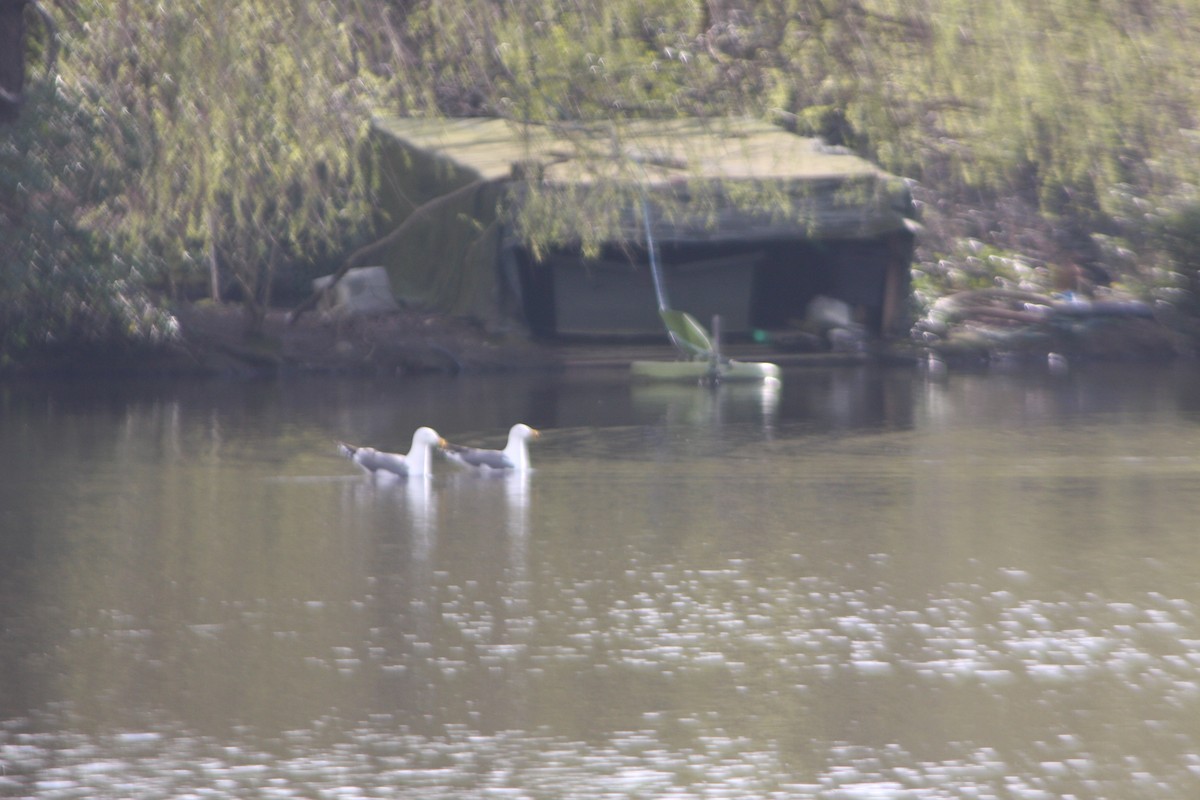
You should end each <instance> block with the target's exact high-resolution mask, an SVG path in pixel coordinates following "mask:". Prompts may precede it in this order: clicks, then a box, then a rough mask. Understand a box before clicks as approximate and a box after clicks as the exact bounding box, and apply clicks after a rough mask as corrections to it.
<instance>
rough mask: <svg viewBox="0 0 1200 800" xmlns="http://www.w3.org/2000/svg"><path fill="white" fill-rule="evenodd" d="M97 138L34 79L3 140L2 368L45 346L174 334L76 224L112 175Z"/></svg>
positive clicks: (84, 119)
mask: <svg viewBox="0 0 1200 800" xmlns="http://www.w3.org/2000/svg"><path fill="white" fill-rule="evenodd" d="M93 134H94V131H93V129H92V126H91V118H90V116H89V115H88V114H87V113H85V112H84V111H83V110H82V109H80V108H79V107H78V106H76V105H74V104H72V103H71V102H69V101H68V100H67V99H66V98H64V97H62V96H60V95H57V94H55V93H53V92H52V91H50V90H48V89H47V87H45V86H44V85H40V84H35V85H34V86H33V87H32V90H31V91H30V94H29V97H28V103H27V107H26V109H25V111H24V113H23V115H22V119H21V123H20V124H19V125H12V126H9V127H8V128H7V130H6V131H5V136H4V138H3V139H2V140H0V264H3V265H4V268H3V269H0V366H3V365H6V364H7V363H9V362H10V361H12V360H14V359H20V358H22V357H23V356H25V355H26V354H28V353H29V352H30V351H32V350H35V349H41V348H44V347H46V346H49V345H56V344H57V345H61V344H78V343H81V342H92V341H97V340H107V341H122V342H124V341H126V340H157V339H161V338H164V337H167V336H170V335H171V334H172V332H173V328H172V325H171V320H170V318H169V317H167V316H166V315H164V314H162V313H161V312H160V311H159V310H158V309H157V308H156V307H155V306H154V304H153V303H151V302H150V300H149V299H148V298H147V296H146V295H145V293H144V292H142V291H141V281H140V278H139V275H138V274H137V272H136V271H135V270H133V269H131V268H130V267H129V266H128V264H126V263H124V262H123V261H122V260H121V259H120V258H119V257H118V256H117V255H115V254H113V253H110V252H109V251H107V250H105V248H103V247H102V246H101V245H99V244H98V243H97V242H96V240H95V238H94V237H92V236H90V235H89V234H88V232H87V231H86V230H85V229H84V228H82V227H81V226H80V224H79V209H80V208H81V207H85V206H86V205H87V203H88V202H89V201H92V200H95V199H96V198H97V197H99V196H101V194H102V192H103V191H104V190H105V187H106V186H108V185H110V179H111V176H107V175H105V174H104V173H103V172H102V171H101V170H97V169H96V168H95V160H96V154H95V150H94V144H95V139H94V138H93Z"/></svg>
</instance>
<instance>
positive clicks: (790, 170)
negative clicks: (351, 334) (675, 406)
mask: <svg viewBox="0 0 1200 800" xmlns="http://www.w3.org/2000/svg"><path fill="white" fill-rule="evenodd" d="M372 135H373V138H374V140H375V141H376V142H377V144H378V145H379V148H380V154H381V165H382V167H381V170H382V174H381V194H380V202H381V210H382V211H384V212H385V213H386V215H387V217H388V224H389V225H392V226H396V225H399V224H401V223H402V222H404V220H405V219H406V218H407V217H408V215H410V214H412V213H413V212H414V210H416V209H417V208H421V207H422V206H424V211H423V212H422V216H423V217H425V219H423V220H421V221H420V223H419V224H413V225H412V226H410V230H409V231H408V233H407V235H406V236H404V237H402V238H401V239H400V240H399V241H398V242H397V243H396V244H395V246H394V247H393V248H392V249H391V250H390V252H389V253H388V255H387V257H386V258H385V259H384V261H383V264H384V266H385V267H386V268H387V270H388V273H389V276H390V278H391V281H392V285H393V287H394V289H395V291H396V293H397V294H398V295H399V296H400V297H402V298H404V299H405V300H407V301H410V302H415V303H419V304H423V305H427V306H429V307H432V308H436V309H439V310H442V311H445V312H449V313H455V314H464V315H471V316H474V317H477V318H479V319H481V320H483V321H484V322H485V323H486V324H488V325H489V326H490V327H493V328H503V327H511V326H512V325H513V324H514V323H516V324H521V325H524V326H527V327H528V329H529V330H530V331H532V332H533V333H534V334H537V335H542V336H555V335H560V336H561V335H599V336H604V335H642V334H647V335H660V336H661V334H662V330H663V328H662V323H661V321H660V320H659V317H658V313H657V303H656V295H655V291H654V286H653V281H652V276H651V270H650V269H649V267H648V258H647V255H648V250H647V246H646V241H647V237H646V226H647V224H648V225H649V228H650V231H651V234H652V240H653V241H654V243H655V245H656V247H657V251H658V253H659V261H660V263H661V264H662V267H663V270H662V273H663V275H664V283H665V286H666V290H667V295H668V297H669V304H670V306H671V307H673V308H676V309H679V310H682V311H687V312H689V313H691V314H692V315H693V316H695V317H696V318H697V319H700V320H708V319H709V318H711V316H712V315H714V314H720V315H721V318H722V331H723V333H724V334H726V335H731V336H734V337H736V336H739V335H746V334H749V333H750V332H752V331H756V330H766V331H770V330H775V329H782V328H786V327H787V326H789V325H791V324H794V323H795V322H796V321H797V320H799V319H802V318H803V317H804V315H805V310H806V308H807V307H808V304H809V303H810V302H811V301H812V300H813V299H814V298H817V297H819V296H825V297H834V298H838V299H841V300H843V301H845V302H846V303H848V304H849V305H850V306H852V307H853V308H855V309H856V313H857V314H858V315H859V318H860V321H862V322H863V323H865V324H866V325H867V327H868V329H870V330H871V331H872V332H873V333H875V334H876V335H883V336H888V335H893V334H900V333H903V332H904V331H905V330H906V329H907V327H908V320H907V306H908V293H909V267H910V262H911V259H912V250H913V229H914V228H915V226H914V224H913V223H912V221H911V210H912V204H911V198H910V196H909V193H908V191H907V187H906V186H905V185H904V184H903V182H901V181H900V180H899V179H897V178H895V177H894V176H890V175H888V174H886V173H884V172H883V171H881V170H880V169H878V168H877V167H876V166H874V165H873V164H871V163H870V162H868V161H865V160H864V159H862V158H859V157H857V156H855V155H853V154H851V153H849V152H847V151H845V150H844V149H841V148H830V147H827V146H825V145H824V144H823V143H822V142H821V141H820V140H817V139H809V138H804V137H800V136H796V135H794V134H791V133H789V132H787V131H785V130H783V129H781V128H779V127H777V126H774V125H771V124H769V123H765V122H760V121H753V120H719V121H714V120H698V119H690V120H669V121H644V122H622V123H620V124H619V125H618V124H615V123H614V124H611V125H594V126H583V125H573V126H561V125H560V126H549V125H518V124H516V123H512V122H508V121H505V120H499V119H436V120H435V119H410V118H398V117H387V118H379V119H376V120H374V122H373V125H372ZM531 176H533V177H532V179H533V180H536V181H537V190H536V191H537V192H538V194H539V196H540V199H541V201H542V202H540V203H539V205H538V206H537V209H538V213H539V214H543V215H546V216H548V217H559V216H561V220H543V221H545V222H547V224H553V223H555V222H561V224H562V225H563V226H566V231H567V234H568V235H567V236H565V237H564V238H563V239H562V241H563V242H564V244H562V245H561V246H557V247H555V248H554V249H553V250H552V251H550V252H546V253H543V254H542V256H541V257H540V258H535V257H534V254H533V252H532V251H531V250H530V248H529V247H527V246H526V243H525V242H523V241H522V237H521V235H519V233H518V232H517V231H516V230H515V229H514V226H513V223H512V220H513V218H514V214H513V212H515V211H518V210H519V209H520V207H521V204H523V203H525V202H526V200H525V198H526V197H528V195H527V187H528V184H527V181H528V180H530V179H531ZM590 192H595V193H597V194H595V195H594V197H596V198H603V204H602V205H601V206H600V207H601V208H604V209H606V210H610V211H614V212H615V218H616V220H617V222H616V225H615V227H611V228H610V234H609V238H608V239H607V240H606V241H605V242H604V243H603V245H602V246H601V247H600V249H599V255H598V256H597V257H594V258H584V257H583V255H582V253H583V250H582V249H581V248H580V247H579V246H578V244H577V243H573V242H572V237H571V235H570V233H571V227H570V226H572V225H576V226H581V225H587V224H588V220H587V219H586V217H583V218H581V216H580V215H579V214H577V213H571V212H574V211H578V209H577V208H576V207H575V204H577V203H580V202H581V201H580V198H587V197H588V193H590ZM601 192H603V193H604V194H602V195H601V194H599V193H601ZM439 198H440V199H439ZM547 199H549V202H546V200H547ZM431 201H437V202H431ZM414 223H416V221H414ZM578 238H579V239H582V234H581V235H580V236H579V237H578Z"/></svg>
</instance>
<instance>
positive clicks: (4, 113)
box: [0, 0, 26, 122]
mask: <svg viewBox="0 0 1200 800" xmlns="http://www.w3.org/2000/svg"><path fill="white" fill-rule="evenodd" d="M25 2H26V0H0V122H16V121H17V116H18V115H19V114H20V110H21V100H22V94H23V92H24V91H25V14H24V13H23V12H24V9H25Z"/></svg>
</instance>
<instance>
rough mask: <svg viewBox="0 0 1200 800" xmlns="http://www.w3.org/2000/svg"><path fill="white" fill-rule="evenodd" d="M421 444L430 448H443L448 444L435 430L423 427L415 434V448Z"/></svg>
mask: <svg viewBox="0 0 1200 800" xmlns="http://www.w3.org/2000/svg"><path fill="white" fill-rule="evenodd" d="M419 444H423V445H427V446H429V447H433V446H437V447H441V446H443V445H444V444H446V441H445V440H444V439H443V438H442V437H441V435H440V434H439V433H438V432H437V431H435V430H434V429H433V428H426V427H421V428H417V430H416V432H415V433H413V446H414V447H415V446H416V445H419Z"/></svg>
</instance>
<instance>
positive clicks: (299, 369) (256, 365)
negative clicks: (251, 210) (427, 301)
mask: <svg viewBox="0 0 1200 800" xmlns="http://www.w3.org/2000/svg"><path fill="white" fill-rule="evenodd" d="M172 313H173V316H174V319H175V322H176V330H175V334H174V335H173V336H172V337H171V338H169V339H168V340H165V341H161V342H157V343H153V344H150V343H143V344H140V345H133V344H122V345H120V346H105V345H104V344H102V343H94V344H87V345H67V344H61V345H57V346H49V347H44V348H42V349H41V350H38V351H35V352H33V353H29V354H27V355H26V357H25V358H24V359H23V360H21V361H20V362H18V363H9V364H6V365H3V366H0V378H9V379H12V378H21V377H34V376H60V377H61V376H67V377H69V376H78V377H97V376H103V377H123V376H138V377H146V376H163V377H167V376H172V377H174V376H207V377H217V376H224V377H236V378H267V377H277V376H281V375H289V374H310V375H311V374H318V375H319V374H328V375H358V376H389V377H395V376H404V375H419V374H430V373H441V374H455V373H461V372H472V373H480V372H503V371H528V370H548V369H568V368H580V367H597V368H602V367H627V366H628V364H629V363H630V362H632V361H634V360H638V359H652V360H671V359H673V358H674V357H675V353H674V350H673V349H672V348H671V346H670V345H669V344H668V343H667V342H666V340H665V338H664V341H662V342H661V343H656V342H646V341H639V342H629V341H611V340H610V341H591V342H582V341H569V342H543V341H537V340H533V339H531V338H529V337H528V336H526V335H522V334H520V333H513V334H510V335H497V334H494V333H490V332H488V331H486V330H485V329H484V328H483V326H482V325H479V324H477V323H475V322H473V321H471V320H469V319H465V318H461V317H452V316H447V315H443V314H438V313H432V312H428V311H419V310H413V309H403V310H400V311H396V312H393V313H388V314H380V315H374V316H361V317H349V318H330V317H328V316H325V315H322V314H320V313H310V314H306V315H303V316H301V317H300V318H299V319H298V320H296V321H295V322H291V323H289V320H288V310H287V309H277V310H272V311H271V312H269V313H268V314H267V317H266V319H265V321H264V324H263V326H262V329H261V332H260V333H258V334H256V335H253V336H250V335H247V333H246V329H247V326H246V316H245V311H244V309H243V308H242V307H241V306H239V305H235V304H225V305H218V304H213V303H207V302H202V303H197V304H189V305H183V306H180V307H178V308H175V309H174V310H173V312H172ZM1081 321H1082V322H1083V323H1084V324H1074V323H1073V324H1072V327H1071V328H1070V329H1067V328H1064V327H1062V326H1059V325H1054V324H1050V323H1047V324H1039V323H1029V322H1028V321H1018V322H1016V323H1014V322H1012V321H1011V320H1006V321H1005V324H1006V325H1008V326H1009V327H1008V328H1007V329H1006V330H1001V329H997V328H995V327H986V326H982V325H980V324H979V320H976V319H971V318H966V319H962V320H959V321H958V323H957V324H954V325H952V326H951V327H952V330H949V331H947V330H940V331H939V335H938V336H936V337H935V338H936V343H933V344H931V343H930V342H921V341H918V340H915V339H914V340H912V341H897V342H892V343H890V344H888V345H887V346H884V347H875V348H872V349H870V350H869V351H853V352H840V353H838V352H812V351H811V350H804V349H800V348H797V347H795V346H791V345H789V344H788V343H787V342H784V341H778V342H774V343H769V344H752V343H742V344H738V343H730V344H728V345H727V346H726V347H725V348H724V351H725V353H726V354H727V355H729V356H731V357H733V358H739V359H743V360H765V361H772V362H775V363H777V364H779V365H781V366H797V365H819V366H840V365H853V364H861V363H865V362H867V361H871V360H875V361H879V360H882V361H885V362H887V363H893V364H895V363H916V362H918V361H919V360H921V359H923V358H925V357H926V356H928V355H929V354H930V353H935V354H937V355H938V356H939V357H941V358H943V359H944V360H946V361H947V362H948V363H950V364H958V365H969V366H978V365H980V364H983V363H986V362H987V361H988V360H989V358H991V357H993V356H995V355H996V354H997V353H1002V354H1003V355H1004V357H1005V358H1007V359H1010V360H1011V359H1012V358H1014V357H1015V358H1017V359H1020V360H1027V361H1035V360H1042V361H1044V359H1045V358H1046V355H1047V353H1048V352H1052V351H1053V352H1061V353H1065V354H1068V355H1069V356H1070V357H1071V358H1073V359H1075V358H1078V359H1081V360H1082V359H1086V360H1095V361H1140V360H1153V361H1161V360H1166V359H1170V358H1176V357H1180V356H1184V357H1186V356H1188V355H1190V354H1191V352H1192V348H1191V347H1190V346H1188V344H1187V342H1188V341H1189V340H1186V339H1184V338H1182V337H1180V336H1179V335H1177V334H1173V333H1171V332H1170V331H1168V330H1167V328H1166V327H1164V326H1163V325H1162V324H1161V323H1160V322H1159V321H1157V320H1154V319H1147V318H1131V319H1124V320H1123V319H1115V318H1112V319H1110V318H1101V319H1099V320H1098V321H1096V320H1081ZM1014 325H1016V327H1013V326H1014ZM918 327H920V326H918Z"/></svg>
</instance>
